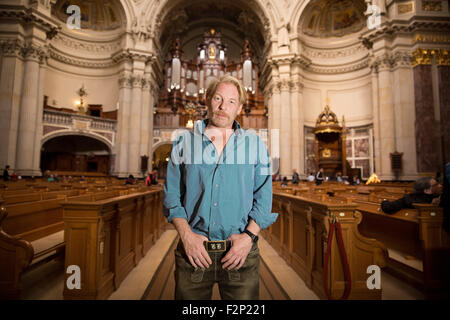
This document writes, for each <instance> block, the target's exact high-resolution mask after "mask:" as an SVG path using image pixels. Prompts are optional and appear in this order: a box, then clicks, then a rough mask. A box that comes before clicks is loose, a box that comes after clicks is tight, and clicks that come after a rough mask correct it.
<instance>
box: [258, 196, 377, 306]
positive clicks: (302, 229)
mask: <svg viewBox="0 0 450 320" xmlns="http://www.w3.org/2000/svg"><path fill="white" fill-rule="evenodd" d="M317 196H318V197H324V196H326V195H317ZM321 199H322V198H316V199H306V198H301V197H298V196H294V195H289V194H283V193H274V195H273V205H272V212H277V213H279V218H278V219H277V221H276V222H275V223H274V224H273V225H271V226H270V227H269V228H268V229H265V230H263V231H262V233H263V235H264V238H265V239H267V240H268V242H269V243H270V244H271V245H272V246H273V247H274V248H275V250H276V251H278V252H280V254H281V256H282V257H283V258H284V259H285V260H286V262H287V263H288V264H289V265H291V266H292V268H293V269H294V270H295V271H296V272H297V273H298V274H299V276H300V277H301V278H302V279H303V280H304V281H305V283H306V285H307V286H308V288H311V289H312V290H313V291H314V292H315V293H316V294H317V295H318V296H319V297H320V298H321V299H326V297H327V296H326V294H325V291H324V287H323V271H324V256H325V253H326V247H327V239H328V232H329V227H330V220H329V219H330V217H331V216H332V215H335V216H337V217H339V221H340V222H341V224H342V232H343V239H344V246H345V249H346V252H347V258H348V262H349V264H350V272H351V288H352V289H351V294H350V296H349V299H381V289H373V290H370V289H368V288H367V285H366V281H367V278H368V277H369V275H368V274H367V267H368V266H370V265H378V266H380V267H383V266H384V265H385V263H386V261H385V259H386V256H385V248H384V246H383V245H382V244H381V243H380V242H378V241H377V240H375V239H371V238H366V237H364V236H362V235H361V234H360V233H359V231H358V223H359V222H360V220H361V215H360V214H358V213H357V212H356V205H354V204H342V203H339V201H337V202H333V201H331V200H328V201H323V200H321ZM328 274H329V276H328V279H329V292H331V295H332V297H334V298H338V297H340V296H341V295H342V293H343V291H344V288H345V282H344V273H343V267H342V260H341V256H340V254H339V250H338V248H337V242H336V236H334V241H333V244H332V249H331V256H330V262H329V271H328Z"/></svg>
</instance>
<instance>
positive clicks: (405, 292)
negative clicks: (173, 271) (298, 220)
mask: <svg viewBox="0 0 450 320" xmlns="http://www.w3.org/2000/svg"><path fill="white" fill-rule="evenodd" d="M176 238H177V233H176V231H175V230H167V231H165V232H164V233H163V234H162V236H161V238H160V239H159V240H158V241H157V242H156V243H155V245H154V246H153V247H152V248H151V249H150V250H149V251H148V252H147V254H146V255H145V257H144V258H143V259H142V260H141V261H140V262H139V264H138V265H137V266H136V268H134V269H133V270H132V271H131V272H130V274H129V275H128V276H127V277H126V278H125V279H124V281H123V282H122V284H121V285H120V288H119V289H118V290H116V291H115V292H114V293H113V294H112V295H111V296H110V297H109V299H111V300H139V299H142V298H143V296H144V294H145V290H146V288H147V287H148V285H149V284H150V282H151V280H152V277H153V275H154V274H155V272H156V270H157V269H158V266H159V265H160V264H161V262H162V261H163V259H164V257H165V256H166V254H167V253H168V250H169V248H170V247H171V245H172V244H173V242H174V241H175V240H176ZM259 246H260V253H261V258H262V259H263V260H264V262H265V264H266V265H267V267H268V269H270V271H271V273H272V275H273V276H274V277H275V278H276V280H277V282H278V283H279V284H280V286H281V287H282V288H283V290H284V292H286V294H287V295H288V296H289V298H290V299H292V300H317V299H318V297H317V296H316V294H315V293H314V292H312V291H311V290H310V289H309V288H308V287H307V286H306V284H305V283H304V282H303V280H302V279H301V278H300V277H299V276H298V275H297V274H296V273H295V271H294V270H293V269H292V268H291V267H290V266H288V265H287V264H286V263H285V262H284V260H283V259H282V258H281V257H280V256H279V255H278V253H277V252H276V251H275V250H274V249H273V248H272V247H271V246H270V245H269V244H268V243H267V241H265V240H264V238H260V242H259ZM63 272H64V262H56V261H52V262H50V263H47V264H45V265H44V266H42V267H40V268H37V269H35V270H33V271H31V272H29V273H27V274H25V275H24V277H23V285H24V299H32V300H61V299H62V291H63V283H64V273H63ZM381 283H382V289H383V294H382V299H383V300H420V299H423V298H424V296H423V294H422V293H421V292H419V291H418V290H416V289H414V288H413V287H411V286H410V285H408V284H406V283H404V282H402V281H400V280H398V279H396V278H394V277H393V276H391V275H389V274H388V273H385V272H382V275H381Z"/></svg>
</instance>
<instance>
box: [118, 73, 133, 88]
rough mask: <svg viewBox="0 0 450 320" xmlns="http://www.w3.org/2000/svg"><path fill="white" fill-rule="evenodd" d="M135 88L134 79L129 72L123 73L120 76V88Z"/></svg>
mask: <svg viewBox="0 0 450 320" xmlns="http://www.w3.org/2000/svg"><path fill="white" fill-rule="evenodd" d="M132 87H133V78H132V76H131V74H130V73H129V72H122V73H120V75H119V88H120V89H122V88H126V89H131V88H132Z"/></svg>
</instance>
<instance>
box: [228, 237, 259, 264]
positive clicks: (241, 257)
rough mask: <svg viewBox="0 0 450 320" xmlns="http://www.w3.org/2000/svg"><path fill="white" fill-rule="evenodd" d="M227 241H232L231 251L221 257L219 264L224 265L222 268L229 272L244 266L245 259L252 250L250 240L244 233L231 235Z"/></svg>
mask: <svg viewBox="0 0 450 320" xmlns="http://www.w3.org/2000/svg"><path fill="white" fill-rule="evenodd" d="M228 240H231V241H232V246H231V249H230V250H229V251H228V253H227V254H226V255H225V257H223V259H222V260H221V262H223V263H224V264H223V265H222V267H223V268H224V269H227V270H231V269H233V268H235V267H236V270H239V268H241V267H242V266H243V265H244V262H245V260H246V259H247V256H248V253H249V252H250V250H251V248H252V244H253V243H252V239H251V238H250V237H249V236H248V235H247V234H245V233H241V234H232V235H231V236H230V237H229V238H228Z"/></svg>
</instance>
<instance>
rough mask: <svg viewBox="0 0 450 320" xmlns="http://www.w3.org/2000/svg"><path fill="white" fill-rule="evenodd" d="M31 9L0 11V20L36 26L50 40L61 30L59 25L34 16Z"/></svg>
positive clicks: (34, 13)
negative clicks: (16, 21) (42, 30)
mask: <svg viewBox="0 0 450 320" xmlns="http://www.w3.org/2000/svg"><path fill="white" fill-rule="evenodd" d="M36 13H37V12H36V11H35V9H33V8H25V7H22V8H21V9H9V10H8V9H6V10H0V20H3V21H5V20H18V21H19V22H20V23H23V24H24V25H32V24H34V25H36V26H38V27H40V28H42V29H44V30H45V32H46V36H47V39H50V40H51V39H52V38H53V37H54V36H55V35H56V34H57V33H58V32H59V30H60V29H61V28H60V26H59V25H57V24H55V23H51V22H49V21H47V20H46V19H43V16H41V15H38V14H36Z"/></svg>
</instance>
